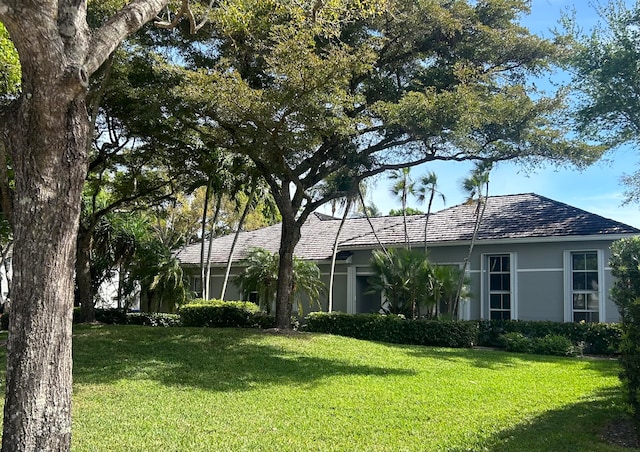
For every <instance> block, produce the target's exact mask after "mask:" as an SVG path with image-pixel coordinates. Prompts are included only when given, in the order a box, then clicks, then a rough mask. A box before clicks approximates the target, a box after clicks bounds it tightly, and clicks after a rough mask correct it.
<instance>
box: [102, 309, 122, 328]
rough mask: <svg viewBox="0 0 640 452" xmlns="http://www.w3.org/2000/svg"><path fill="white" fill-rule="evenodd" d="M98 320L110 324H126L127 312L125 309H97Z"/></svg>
mask: <svg viewBox="0 0 640 452" xmlns="http://www.w3.org/2000/svg"><path fill="white" fill-rule="evenodd" d="M96 321H97V322H101V323H106V324H108V325H126V324H127V312H126V311H125V310H124V309H117V308H114V309H96Z"/></svg>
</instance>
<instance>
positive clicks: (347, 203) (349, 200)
mask: <svg viewBox="0 0 640 452" xmlns="http://www.w3.org/2000/svg"><path fill="white" fill-rule="evenodd" d="M349 182H350V184H349V185H348V186H347V189H346V190H345V191H344V196H343V197H341V198H336V204H341V205H342V207H343V208H344V212H343V213H342V219H341V220H340V226H338V231H337V232H336V237H335V239H334V241H333V251H332V253H331V268H330V270H329V292H328V304H327V310H328V311H329V312H332V311H333V279H334V277H335V271H336V257H337V255H338V243H339V242H340V233H341V232H342V228H343V227H344V224H345V222H346V221H347V216H348V215H349V212H350V211H351V208H352V206H353V204H354V202H355V201H356V199H357V197H358V193H359V192H361V191H366V188H367V187H366V184H365V183H364V181H361V182H360V183H359V184H356V187H354V184H355V183H356V181H355V180H354V179H351V180H350V181H349ZM336 188H337V187H336ZM333 213H335V211H334V210H333V205H332V215H333Z"/></svg>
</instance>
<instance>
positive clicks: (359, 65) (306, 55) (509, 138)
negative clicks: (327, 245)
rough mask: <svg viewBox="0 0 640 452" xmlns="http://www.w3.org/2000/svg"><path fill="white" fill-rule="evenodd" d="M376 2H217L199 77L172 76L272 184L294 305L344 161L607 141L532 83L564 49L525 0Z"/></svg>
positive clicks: (287, 291)
mask: <svg viewBox="0 0 640 452" xmlns="http://www.w3.org/2000/svg"><path fill="white" fill-rule="evenodd" d="M363 5H364V3H362V2H352V1H346V0H345V1H334V2H330V4H329V3H324V2H320V3H314V2H303V3H299V2H262V1H253V0H251V1H239V2H233V3H232V4H230V5H229V6H228V7H224V8H219V9H216V11H215V13H214V14H213V15H212V24H213V27H212V29H215V30H216V33H215V34H205V35H204V36H202V35H201V37H200V38H196V39H201V43H200V44H199V45H198V46H193V47H192V49H193V51H192V52H191V53H190V54H189V55H187V56H185V60H186V61H189V65H187V67H186V70H185V71H184V77H185V80H188V82H187V83H180V84H178V85H176V86H175V88H173V89H171V90H170V92H171V95H172V96H173V97H174V98H177V99H180V107H179V108H178V112H177V114H176V115H175V118H176V120H177V118H179V117H180V115H181V112H182V110H183V106H187V105H188V106H190V109H189V110H188V113H189V114H188V115H186V116H187V117H185V118H183V119H180V121H183V122H188V123H190V124H193V129H195V130H197V132H198V133H199V134H200V140H201V141H202V142H205V143H212V144H215V146H219V147H220V148H224V149H227V150H229V151H231V152H233V153H234V154H242V155H246V156H248V157H249V158H250V159H251V160H252V162H253V164H254V166H255V168H256V170H257V171H258V172H259V173H260V175H261V176H263V177H264V178H265V180H266V181H267V183H268V185H269V187H270V188H271V191H272V194H273V196H274V199H275V202H276V204H277V205H278V208H279V210H280V213H281V215H282V221H283V225H285V226H286V231H287V232H288V233H287V234H282V236H281V244H280V246H281V258H282V259H283V260H285V261H286V262H282V263H281V268H282V270H281V271H282V272H283V273H285V272H286V273H287V275H280V276H279V278H278V282H279V284H280V286H279V288H278V291H277V310H278V311H279V312H284V314H287V311H289V310H290V303H291V292H292V289H293V286H292V281H291V277H290V274H289V272H290V271H291V265H290V262H289V260H290V259H292V258H293V257H292V256H293V250H294V249H295V245H296V243H297V241H298V240H299V231H300V228H301V226H302V224H304V222H305V221H306V219H307V218H308V216H309V215H310V214H311V213H312V212H313V211H315V210H316V209H317V208H318V207H320V206H321V205H323V204H325V203H329V202H331V201H332V200H334V199H337V198H339V197H341V196H342V194H341V193H340V192H339V191H334V192H331V193H329V192H326V191H323V190H321V188H322V186H323V181H325V180H327V178H330V177H331V176H332V175H334V174H336V173H338V174H345V173H346V174H347V175H348V176H349V177H350V178H352V179H354V180H355V182H356V183H357V182H358V181H360V180H364V179H365V178H367V177H371V176H375V175H377V174H381V173H383V172H385V171H393V170H398V169H400V168H408V167H410V166H415V165H418V164H421V163H425V162H430V161H435V160H448V161H465V160H484V159H489V160H503V159H513V158H518V159H523V160H533V161H534V162H536V161H539V160H541V159H551V160H554V161H558V162H559V161H562V162H566V161H576V162H579V163H584V162H590V161H592V159H593V158H594V157H597V156H598V155H599V154H598V153H599V149H592V148H591V147H590V146H588V145H587V144H585V143H584V142H581V141H577V140H571V139H568V138H567V137H569V135H567V134H566V133H565V132H566V130H565V129H564V124H562V123H560V122H558V121H556V120H555V118H554V117H553V113H554V112H556V111H557V109H558V108H559V107H560V106H561V105H562V101H563V100H562V99H561V97H560V96H559V97H557V98H548V97H545V96H543V95H541V93H540V92H539V91H537V90H536V89H535V87H533V86H529V85H527V84H526V83H525V81H526V80H527V76H529V75H532V74H534V75H539V74H540V73H541V72H542V71H543V70H544V69H545V68H546V67H547V66H548V65H549V64H551V63H553V61H554V59H555V57H556V56H557V51H558V48H557V47H556V46H555V45H554V43H552V42H551V41H546V40H544V39H541V38H539V37H537V36H534V35H532V34H530V33H529V32H528V31H527V30H526V29H525V28H524V27H522V26H521V25H520V24H519V23H518V20H519V18H520V16H521V14H523V13H526V12H527V11H528V7H527V4H526V2H523V1H520V0H508V1H498V2H467V1H458V0H456V1H452V2H431V1H427V2H415V1H408V0H394V1H391V2H377V1H376V2H371V3H367V4H366V5H367V6H366V8H365V7H364V6H363ZM193 112H195V113H196V115H197V118H195V119H194V118H193V114H192V113H193ZM293 187H295V190H294V189H293ZM283 230H285V229H284V228H283ZM277 317H278V320H279V321H280V320H284V321H286V322H288V318H287V317H288V316H287V315H278V316H277Z"/></svg>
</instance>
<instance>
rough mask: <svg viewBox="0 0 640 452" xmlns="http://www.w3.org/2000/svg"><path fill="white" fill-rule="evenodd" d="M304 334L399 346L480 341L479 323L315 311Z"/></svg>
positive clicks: (468, 343) (462, 345) (452, 344)
mask: <svg viewBox="0 0 640 452" xmlns="http://www.w3.org/2000/svg"><path fill="white" fill-rule="evenodd" d="M303 329H304V330H305V331H309V332H315V333H327V334H336V335H339V336H348V337H353V338H356V339H365V340H372V341H380V342H391V343H398V344H413V345H432V346H442V347H458V348H461V347H471V346H473V345H474V344H475V343H476V341H477V334H478V324H477V322H463V321H442V320H406V319H405V318H403V317H401V316H397V315H380V314H344V313H338V312H332V313H326V312H313V313H311V314H309V315H308V316H307V317H305V325H304V326H303Z"/></svg>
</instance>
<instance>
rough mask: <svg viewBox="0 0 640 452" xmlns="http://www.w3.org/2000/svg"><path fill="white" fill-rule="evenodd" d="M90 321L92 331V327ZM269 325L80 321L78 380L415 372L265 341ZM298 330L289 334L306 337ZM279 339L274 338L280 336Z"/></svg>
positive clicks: (255, 379)
mask: <svg viewBox="0 0 640 452" xmlns="http://www.w3.org/2000/svg"><path fill="white" fill-rule="evenodd" d="M88 329H91V331H87V330H88ZM264 334H266V333H264V332H260V331H255V330H236V329H224V330H220V329H195V328H180V329H178V328H167V329H157V328H140V327H133V328H129V329H128V327H112V326H108V327H100V326H98V327H80V328H76V330H75V332H74V342H73V349H74V352H73V353H74V369H73V371H74V382H75V383H79V384H83V383H86V384H91V383H110V382H114V381H117V380H120V379H138V380H155V381H158V382H160V383H162V384H164V385H168V386H193V387H199V388H203V389H207V390H211V391H238V390H248V389H251V388H252V387H255V386H257V385H260V386H264V385H286V384H289V383H296V384H302V385H313V384H316V383H317V382H318V381H320V380H321V379H323V378H326V377H331V376H339V375H367V376H379V377H388V376H393V375H413V374H414V372H412V371H409V370H406V369H395V368H391V367H373V366H367V365H353V364H349V363H345V362H341V361H336V360H333V359H323V358H320V357H317V356H311V355H305V354H304V353H303V352H296V351H292V350H285V348H284V347H281V346H278V345H272V343H271V342H270V343H269V344H265V343H260V342H261V341H260V340H256V339H259V338H256V336H264ZM309 339H310V336H305V335H297V336H292V337H288V338H287V340H288V341H289V340H298V341H304V340H309ZM275 344H277V341H276V342H275Z"/></svg>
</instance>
